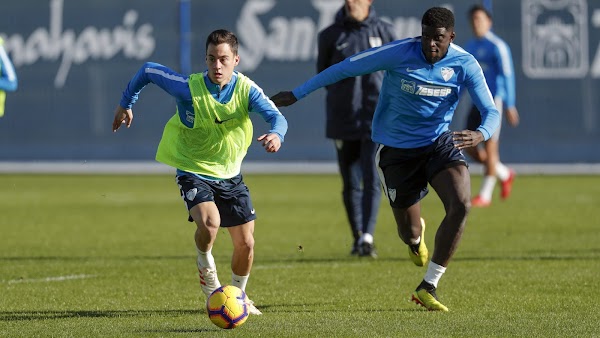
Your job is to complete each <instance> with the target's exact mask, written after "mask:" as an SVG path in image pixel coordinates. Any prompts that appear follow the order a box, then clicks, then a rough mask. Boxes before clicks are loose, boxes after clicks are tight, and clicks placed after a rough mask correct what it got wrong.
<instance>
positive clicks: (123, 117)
mask: <svg viewBox="0 0 600 338" xmlns="http://www.w3.org/2000/svg"><path fill="white" fill-rule="evenodd" d="M131 121H133V111H131V109H125V108H123V107H121V106H120V105H117V108H116V109H115V119H114V120H113V123H112V130H113V133H114V132H116V131H117V130H118V129H119V128H121V124H123V123H125V126H127V128H129V127H130V126H131Z"/></svg>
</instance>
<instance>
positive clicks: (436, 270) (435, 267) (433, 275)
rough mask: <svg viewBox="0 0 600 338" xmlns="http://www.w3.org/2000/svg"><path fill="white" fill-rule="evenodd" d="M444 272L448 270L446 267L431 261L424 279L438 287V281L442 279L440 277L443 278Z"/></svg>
mask: <svg viewBox="0 0 600 338" xmlns="http://www.w3.org/2000/svg"><path fill="white" fill-rule="evenodd" d="M444 272H446V268H445V267H443V266H441V265H439V264H436V263H434V262H429V266H428V267H427V273H426V274H425V278H423V280H424V281H426V282H427V283H429V284H431V285H433V287H435V288H437V285H438V282H439V281H440V278H442V275H443V274H444Z"/></svg>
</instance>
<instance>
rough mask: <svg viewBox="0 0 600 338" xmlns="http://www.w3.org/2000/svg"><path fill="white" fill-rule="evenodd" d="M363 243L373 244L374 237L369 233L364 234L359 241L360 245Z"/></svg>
mask: <svg viewBox="0 0 600 338" xmlns="http://www.w3.org/2000/svg"><path fill="white" fill-rule="evenodd" d="M362 243H369V244H373V235H371V234H370V233H368V232H365V233H364V234H362V236H360V238H359V239H358V244H362Z"/></svg>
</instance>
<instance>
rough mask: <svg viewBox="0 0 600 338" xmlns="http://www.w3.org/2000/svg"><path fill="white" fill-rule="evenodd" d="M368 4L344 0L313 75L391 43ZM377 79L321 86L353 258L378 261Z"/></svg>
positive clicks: (322, 39)
mask: <svg viewBox="0 0 600 338" xmlns="http://www.w3.org/2000/svg"><path fill="white" fill-rule="evenodd" d="M372 3H373V0H346V2H345V4H344V6H343V7H342V8H341V9H340V10H339V11H338V12H337V14H336V16H335V22H334V23H333V24H332V25H330V26H329V27H327V28H325V29H324V30H322V31H321V32H320V33H319V36H318V57H317V72H318V73H319V72H322V71H323V70H325V69H326V68H328V67H329V66H331V65H333V64H336V63H338V62H340V61H343V60H344V59H345V58H347V57H349V56H351V55H354V54H356V53H358V52H360V51H363V50H366V49H369V48H373V47H379V46H381V45H382V44H386V43H388V42H391V41H393V40H395V38H394V33H393V26H392V25H391V24H389V23H387V22H384V21H382V20H381V19H380V18H379V17H378V16H377V14H376V12H375V9H374V8H373V6H372ZM382 79H383V72H375V73H371V74H365V75H362V76H358V77H352V78H347V79H344V80H342V81H339V82H337V83H334V84H331V85H329V86H327V87H326V89H327V98H326V111H327V117H326V127H325V129H326V137H327V138H329V139H332V140H334V142H335V147H336V151H337V159H338V165H339V170H340V174H341V176H342V185H343V186H342V199H343V202H344V207H345V209H346V214H347V217H348V221H349V223H350V229H351V231H352V237H353V245H352V250H351V254H352V255H359V256H370V257H377V253H376V252H375V248H374V241H373V239H374V238H373V236H374V235H375V224H376V222H377V213H378V211H379V204H380V202H381V188H380V182H379V180H378V178H377V170H376V167H375V153H376V151H377V145H376V144H375V143H374V142H373V141H372V140H371V121H372V119H373V113H374V112H375V106H376V105H377V101H378V98H379V90H380V89H381V82H382Z"/></svg>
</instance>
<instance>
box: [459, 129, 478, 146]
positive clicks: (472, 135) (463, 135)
mask: <svg viewBox="0 0 600 338" xmlns="http://www.w3.org/2000/svg"><path fill="white" fill-rule="evenodd" d="M452 140H453V141H454V146H455V147H456V148H458V149H465V148H470V147H475V146H476V145H478V144H479V143H481V142H482V141H483V133H481V132H480V131H473V130H461V131H455V132H453V133H452Z"/></svg>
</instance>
